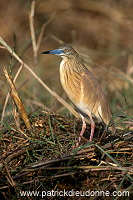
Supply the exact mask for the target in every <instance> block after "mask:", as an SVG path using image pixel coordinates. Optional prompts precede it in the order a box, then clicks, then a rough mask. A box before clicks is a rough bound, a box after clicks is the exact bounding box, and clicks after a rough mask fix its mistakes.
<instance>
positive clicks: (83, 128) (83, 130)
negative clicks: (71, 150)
mask: <svg viewBox="0 0 133 200" xmlns="http://www.w3.org/2000/svg"><path fill="white" fill-rule="evenodd" d="M80 116H81V119H82V123H83V124H82V130H81V132H80V135H79V138H78V142H77V143H76V147H78V146H79V144H80V141H81V137H82V136H83V134H84V132H85V129H86V122H85V118H84V117H83V116H82V115H81V114H80Z"/></svg>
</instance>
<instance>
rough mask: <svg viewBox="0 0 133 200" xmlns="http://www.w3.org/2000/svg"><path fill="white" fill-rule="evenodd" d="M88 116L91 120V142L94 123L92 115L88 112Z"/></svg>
mask: <svg viewBox="0 0 133 200" xmlns="http://www.w3.org/2000/svg"><path fill="white" fill-rule="evenodd" d="M88 116H89V118H90V120H91V134H90V139H89V141H90V142H92V140H93V136H94V130H95V123H94V121H93V118H92V115H91V114H89V115H88Z"/></svg>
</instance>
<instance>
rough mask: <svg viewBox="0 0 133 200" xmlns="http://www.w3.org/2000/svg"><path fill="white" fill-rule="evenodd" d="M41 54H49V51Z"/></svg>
mask: <svg viewBox="0 0 133 200" xmlns="http://www.w3.org/2000/svg"><path fill="white" fill-rule="evenodd" d="M41 54H49V51H43V52H42V53H41Z"/></svg>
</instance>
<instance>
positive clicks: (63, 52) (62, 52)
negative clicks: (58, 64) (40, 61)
mask: <svg viewBox="0 0 133 200" xmlns="http://www.w3.org/2000/svg"><path fill="white" fill-rule="evenodd" d="M42 54H54V55H57V56H61V57H70V56H77V55H78V54H77V52H76V51H75V50H74V49H73V48H72V47H71V46H69V45H63V46H61V47H59V48H58V49H55V50H50V51H44V52H42Z"/></svg>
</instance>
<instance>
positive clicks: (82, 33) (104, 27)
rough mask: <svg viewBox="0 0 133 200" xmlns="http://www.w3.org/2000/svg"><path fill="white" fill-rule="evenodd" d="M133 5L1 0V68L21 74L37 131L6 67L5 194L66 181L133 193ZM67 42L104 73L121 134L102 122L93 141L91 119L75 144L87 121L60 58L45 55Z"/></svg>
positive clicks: (19, 83)
mask: <svg viewBox="0 0 133 200" xmlns="http://www.w3.org/2000/svg"><path fill="white" fill-rule="evenodd" d="M20 2H21V3H20ZM59 2H60V1H59ZM27 5H28V9H27V7H26V6H27ZM132 6H133V3H132V1H130V0H129V1H128V2H127V1H126V0H120V1H114V0H111V1H110V0H109V1H108V0H107V1H104V0H103V1H102V2H99V1H88V2H87V1H81V0H78V1H76V4H75V1H74V0H62V1H61V2H60V3H58V4H57V2H56V1H52V0H49V1H47V0H46V1H40V0H37V1H36V3H35V2H32V3H31V5H30V4H26V3H25V1H16V3H14V1H12V0H11V1H10V2H9V5H8V8H7V4H6V3H4V2H2V3H1V8H0V9H1V12H0V25H1V27H2V29H1V33H0V43H1V46H0V56H1V68H4V66H6V68H7V71H8V73H9V74H11V75H12V77H14V79H13V80H14V83H15V85H16V88H17V92H18V94H19V95H20V97H21V99H22V101H23V103H24V106H25V107H26V110H27V111H28V112H27V113H28V118H29V120H30V123H31V125H32V132H33V133H34V134H31V132H30V131H29V130H28V129H27V128H26V126H25V124H24V122H22V121H21V119H20V116H21V117H22V115H21V114H22V113H21V111H20V112H19V114H18V113H16V106H15V104H14V103H13V104H12V103H10V95H9V93H8V92H9V90H8V89H7V84H6V81H5V77H4V74H1V75H0V85H1V90H0V95H1V99H0V109H1V112H2V116H1V129H0V132H1V135H0V136H1V141H0V142H1V149H0V160H1V162H0V170H1V174H0V177H1V180H0V189H1V193H0V195H1V199H12V200H13V199H30V200H31V199H38V197H37V196H36V197H33V196H31V197H28V196H26V197H21V196H20V192H21V191H23V190H30V191H48V190H63V189H65V190H68V191H70V190H72V189H74V190H77V191H85V190H90V191H110V192H113V191H121V194H122V192H123V191H129V192H130V196H129V197H125V196H124V195H123V197H122V196H121V197H118V196H115V197H112V196H111V195H110V196H109V197H108V199H111V200H112V199H115V200H117V199H131V196H132V191H133V165H132V163H133V157H132V153H133V152H132V151H133V145H132V142H133V132H132V130H133V90H132V84H133V78H132V76H133V62H132V60H133V48H132V47H133V28H132V27H133V26H132V25H133V18H132ZM5 8H6V9H5ZM5 10H7V11H8V12H7V14H5ZM18 10H20V12H18ZM28 16H29V17H28ZM9 19H10V20H9ZM5 25H6V26H5ZM9 30H10V32H9ZM5 38H6V39H5ZM64 43H69V44H72V46H74V47H75V48H76V49H77V50H78V52H79V54H80V56H81V58H82V59H83V60H84V62H85V63H86V65H87V66H88V68H89V69H90V71H92V73H93V74H94V75H95V76H96V77H97V79H98V80H99V82H100V84H101V86H102V88H103V90H104V92H105V94H106V96H107V98H108V100H109V102H110V105H111V108H112V111H113V113H114V116H113V117H114V121H115V123H116V126H117V132H116V134H115V135H112V134H111V133H108V132H107V131H103V129H102V127H101V126H100V125H97V127H96V131H95V138H94V143H88V140H87V139H88V138H89V132H90V126H89V125H88V126H87V131H86V134H85V138H82V144H81V146H80V147H79V148H77V149H73V148H72V147H73V146H74V145H75V142H76V139H77V137H78V134H79V132H80V129H81V122H80V121H79V120H77V119H75V118H74V117H72V116H70V113H71V114H73V115H75V116H76V117H77V116H78V115H77V113H76V111H75V110H74V109H73V108H72V107H71V106H70V103H69V104H68V103H67V102H68V100H67V98H66V96H65V94H64V92H63V90H62V88H61V86H60V82H59V75H58V66H59V62H58V58H56V57H51V56H47V57H45V56H42V55H40V52H42V51H43V50H49V49H54V48H57V47H58V46H59V45H60V44H64ZM88 55H89V56H88ZM56 66H57V67H56ZM43 80H45V81H43ZM42 87H43V89H42ZM55 91H56V92H55ZM64 99H65V100H66V101H67V102H66V101H65V100H64ZM12 100H13V99H12ZM12 110H13V111H12ZM68 110H69V111H68ZM11 112H13V114H11ZM57 113H60V114H57ZM12 116H14V118H15V121H14V119H13V117H12ZM16 116H17V117H16ZM63 116H64V117H63ZM68 116H69V117H68ZM119 116H121V117H119ZM14 193H15V195H14ZM39 199H40V198H39ZM45 199H46V197H45ZM47 199H57V197H53V198H51V197H47ZM58 199H62V197H61V198H60V197H58ZM64 199H88V197H78V198H77V197H69V198H68V197H64ZM90 199H104V200H106V199H107V197H96V196H95V197H94V196H93V197H90Z"/></svg>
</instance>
